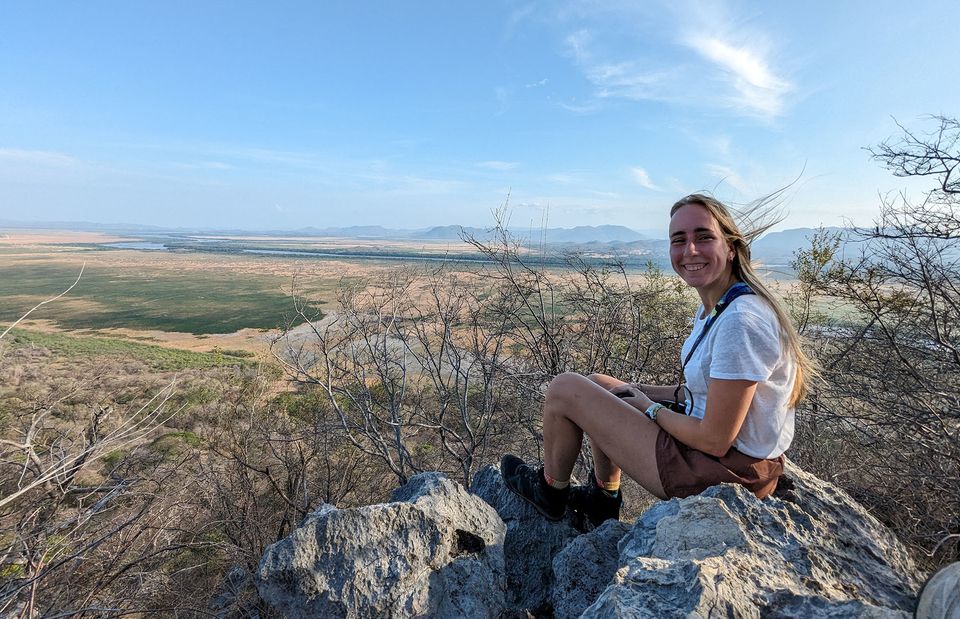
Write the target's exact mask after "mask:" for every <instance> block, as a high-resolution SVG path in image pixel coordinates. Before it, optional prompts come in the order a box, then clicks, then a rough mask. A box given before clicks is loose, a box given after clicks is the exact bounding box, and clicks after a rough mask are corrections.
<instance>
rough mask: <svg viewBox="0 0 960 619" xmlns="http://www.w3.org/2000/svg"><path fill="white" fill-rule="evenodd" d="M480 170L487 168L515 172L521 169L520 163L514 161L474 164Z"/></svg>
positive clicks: (479, 162)
mask: <svg viewBox="0 0 960 619" xmlns="http://www.w3.org/2000/svg"><path fill="white" fill-rule="evenodd" d="M473 165H475V166H477V167H478V168H485V169H487V170H501V171H504V170H515V169H517V168H518V167H520V164H519V163H516V162H514V161H478V162H477V163H475V164H473Z"/></svg>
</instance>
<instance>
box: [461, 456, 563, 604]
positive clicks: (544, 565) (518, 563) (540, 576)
mask: <svg viewBox="0 0 960 619" xmlns="http://www.w3.org/2000/svg"><path fill="white" fill-rule="evenodd" d="M471 488H472V491H473V492H474V493H475V494H476V495H477V496H479V497H480V498H482V499H483V500H484V501H486V502H487V503H489V504H490V505H492V506H493V508H494V509H496V510H497V514H499V515H500V518H502V519H503V522H504V524H505V525H506V529H507V531H506V537H505V539H504V555H505V556H504V560H505V563H506V570H507V600H506V601H507V606H508V607H509V608H511V609H516V610H529V611H531V612H533V613H534V614H536V615H544V614H551V612H552V611H551V608H552V604H551V601H550V590H551V587H552V585H553V580H554V576H553V558H554V557H555V556H557V554H558V553H560V551H562V550H563V549H564V547H566V546H567V544H569V543H570V542H571V541H572V540H574V539H576V538H577V536H579V535H580V531H578V530H577V529H576V528H575V527H574V523H573V521H572V520H571V519H570V518H569V517H568V518H565V519H564V520H561V521H560V522H550V521H549V520H547V519H546V518H544V517H543V516H541V515H540V514H539V513H538V512H537V510H535V509H534V508H533V507H531V506H530V505H528V504H527V503H525V502H524V501H522V500H520V499H519V498H517V496H516V495H515V494H513V492H511V491H510V489H509V488H507V486H506V485H505V484H504V483H503V478H502V477H500V471H499V469H497V468H495V467H493V466H486V467H484V468H482V469H480V471H478V472H477V474H476V475H474V477H473V484H472V486H471Z"/></svg>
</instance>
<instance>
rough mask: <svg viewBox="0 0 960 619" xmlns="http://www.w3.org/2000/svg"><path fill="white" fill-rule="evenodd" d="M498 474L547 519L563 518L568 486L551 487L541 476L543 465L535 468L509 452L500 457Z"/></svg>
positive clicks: (556, 519)
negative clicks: (561, 487) (560, 487)
mask: <svg viewBox="0 0 960 619" xmlns="http://www.w3.org/2000/svg"><path fill="white" fill-rule="evenodd" d="M500 474H501V475H502V476H503V481H504V483H506V484H507V488H510V490H512V491H513V493H514V494H516V495H517V496H519V497H520V498H521V499H523V500H524V501H526V502H527V503H529V504H530V505H533V506H534V507H535V508H536V510H537V511H538V512H540V513H541V514H543V517H544V518H546V519H547V520H552V521H554V522H556V521H558V520H562V519H563V514H564V512H565V511H566V510H567V497H568V496H569V495H570V488H569V487H567V488H563V489H562V490H558V489H557V488H551V487H550V486H548V485H547V481H546V480H545V479H544V478H543V467H542V466H541V467H539V468H535V467H532V466H530V465H529V464H524V462H523V460H521V459H520V458H518V457H516V456H512V455H510V454H507V455H505V456H504V457H502V458H500Z"/></svg>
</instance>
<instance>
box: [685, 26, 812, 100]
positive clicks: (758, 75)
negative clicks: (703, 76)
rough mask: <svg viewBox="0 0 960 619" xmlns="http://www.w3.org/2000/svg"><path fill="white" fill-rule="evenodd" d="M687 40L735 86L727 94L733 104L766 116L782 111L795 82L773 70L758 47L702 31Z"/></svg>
mask: <svg viewBox="0 0 960 619" xmlns="http://www.w3.org/2000/svg"><path fill="white" fill-rule="evenodd" d="M684 42H685V44H686V45H687V46H689V47H690V48H691V49H693V50H695V51H696V52H697V53H699V54H700V55H701V56H703V58H705V59H706V60H708V61H710V62H712V63H713V64H714V65H715V66H716V67H717V68H718V69H719V70H720V74H721V79H722V80H723V81H724V82H726V83H727V84H728V86H729V87H730V88H731V89H732V93H731V94H728V95H726V98H727V100H728V101H729V102H730V103H732V104H733V106H734V107H736V108H738V109H741V110H745V111H748V112H753V113H756V114H757V115H759V116H764V117H774V116H779V115H780V114H781V113H782V111H783V106H784V97H785V96H786V95H787V93H789V92H790V91H791V90H793V86H792V85H791V84H790V82H788V81H787V80H785V79H783V78H781V77H779V76H777V75H776V74H774V71H773V69H772V68H771V67H770V63H769V61H768V60H767V59H766V58H764V56H763V54H762V53H761V52H760V51H759V50H756V49H751V48H750V47H748V46H746V45H740V46H737V45H734V44H733V43H731V42H729V41H726V40H723V39H721V38H718V37H704V36H702V35H697V36H691V37H687V38H686V40H685V41H684Z"/></svg>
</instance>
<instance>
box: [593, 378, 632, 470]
mask: <svg viewBox="0 0 960 619" xmlns="http://www.w3.org/2000/svg"><path fill="white" fill-rule="evenodd" d="M587 378H589V379H590V380H592V381H593V382H595V383H596V384H598V385H600V386H601V387H603V388H604V389H606V390H607V391H610V389H612V388H614V387H618V386H620V385H624V384H626V383H625V382H624V381H622V380H620V379H618V378H614V377H613V376H607V375H606V374H590V375H589V376H587ZM590 451H591V453H592V454H593V472H594V474H595V475H596V476H597V480H599V481H612V482H619V481H620V467H619V466H618V465H617V463H616V462H614V461H613V460H611V459H610V458H609V457H608V456H607V454H605V453H603V450H602V449H600V447H599V446H598V445H594V444H593V442H591V443H590Z"/></svg>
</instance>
